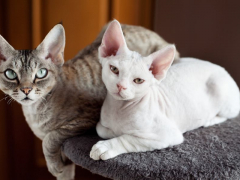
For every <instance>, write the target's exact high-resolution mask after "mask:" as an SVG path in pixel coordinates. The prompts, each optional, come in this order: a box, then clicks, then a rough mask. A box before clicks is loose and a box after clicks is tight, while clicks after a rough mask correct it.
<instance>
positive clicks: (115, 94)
mask: <svg viewBox="0 0 240 180" xmlns="http://www.w3.org/2000/svg"><path fill="white" fill-rule="evenodd" d="M111 95H112V97H113V98H114V99H115V100H121V101H126V100H131V99H132V98H128V97H124V96H123V95H121V94H119V93H114V94H111Z"/></svg>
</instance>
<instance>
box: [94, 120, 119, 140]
mask: <svg viewBox="0 0 240 180" xmlns="http://www.w3.org/2000/svg"><path fill="white" fill-rule="evenodd" d="M96 130H97V133H98V135H99V136H100V137H101V138H103V139H110V138H114V137H115V134H114V133H113V131H112V130H111V129H109V128H106V127H104V126H103V125H102V124H101V121H100V122H98V123H97V126H96Z"/></svg>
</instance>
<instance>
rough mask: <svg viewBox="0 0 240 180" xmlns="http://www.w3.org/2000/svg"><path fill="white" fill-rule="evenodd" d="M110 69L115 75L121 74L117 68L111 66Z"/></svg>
mask: <svg viewBox="0 0 240 180" xmlns="http://www.w3.org/2000/svg"><path fill="white" fill-rule="evenodd" d="M110 69H111V71H112V72H113V73H114V74H119V70H118V68H116V67H115V66H112V65H110Z"/></svg>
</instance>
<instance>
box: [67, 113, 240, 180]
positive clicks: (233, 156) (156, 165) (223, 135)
mask: <svg viewBox="0 0 240 180" xmlns="http://www.w3.org/2000/svg"><path fill="white" fill-rule="evenodd" d="M184 137H185V141H184V143H183V144H181V145H178V146H174V147H170V148H167V149H163V150H155V151H153V152H144V153H129V154H123V155H120V156H118V157H116V158H114V159H111V160H108V161H94V160H92V159H90V157H89V152H90V150H91V147H92V146H93V145H94V144H95V143H96V142H97V141H98V140H100V138H99V137H98V136H97V135H96V134H86V135H84V136H79V137H74V138H71V139H68V140H67V141H66V142H65V143H64V145H63V150H64V152H65V153H66V155H67V156H68V157H69V158H70V159H71V160H72V161H73V162H74V163H76V164H77V165H79V166H82V167H83V168H86V169H88V170H89V171H91V172H93V173H96V174H100V175H102V176H105V177H108V178H111V179H119V180H131V179H133V180H141V179H148V180H149V179H154V180H156V179H166V180H172V179H202V180H204V179H216V180H222V179H233V180H237V179H240V118H239V117H238V118H236V119H233V120H228V121H226V122H224V123H222V124H219V125H215V126H211V127H208V128H199V129H196V130H193V131H190V132H187V133H185V134H184Z"/></svg>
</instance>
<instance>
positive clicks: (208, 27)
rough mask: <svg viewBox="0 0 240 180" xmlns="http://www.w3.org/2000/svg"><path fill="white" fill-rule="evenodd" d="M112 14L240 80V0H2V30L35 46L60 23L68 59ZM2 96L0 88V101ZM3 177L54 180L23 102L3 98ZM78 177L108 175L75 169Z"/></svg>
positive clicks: (18, 43) (24, 45) (18, 42)
mask: <svg viewBox="0 0 240 180" xmlns="http://www.w3.org/2000/svg"><path fill="white" fill-rule="evenodd" d="M112 19H117V20H119V21H120V22H121V23H124V24H132V25H140V26H144V27H146V28H149V29H152V30H154V31H156V32H157V33H158V34H160V35H161V36H162V37H163V38H164V39H165V40H167V41H168V42H170V43H175V45H176V46H177V49H178V50H179V52H180V54H181V56H183V57H186V56H188V57H190V56H191V57H196V58H200V59H204V60H208V61H211V62H213V63H216V64H219V65H221V66H223V67H225V68H226V70H227V71H228V72H229V73H230V74H231V75H232V76H233V78H234V79H235V80H236V81H237V83H238V85H240V76H239V75H238V74H239V68H240V58H239V51H240V1H239V0H231V1H227V0H212V1H209V0H201V1H192V0H184V1H183V0H179V1H173V0H169V1H165V0H69V1H66V0H0V34H1V35H2V36H3V37H4V38H5V39H6V40H7V41H8V42H9V43H10V44H11V45H12V46H13V47H14V48H15V49H33V48H36V47H37V45H38V44H39V43H40V42H41V41H42V40H43V38H44V37H45V35H46V34H47V33H48V32H49V31H50V29H51V28H52V27H53V26H54V25H55V24H57V23H59V22H61V21H62V22H63V26H64V27H65V30H66V39H67V41H66V50H65V59H66V60H68V59H71V58H73V57H74V56H75V55H76V54H77V52H78V51H79V50H81V49H83V48H84V47H85V46H87V45H88V44H90V43H91V42H92V41H93V40H94V39H95V38H96V36H97V34H98V33H99V31H100V30H101V28H102V26H103V25H105V24H106V23H107V22H108V21H110V20H112ZM3 97H4V95H3V93H2V92H1V93H0V100H1V99H2V98H3ZM0 174H1V177H0V178H1V179H2V180H15V179H16V180H18V179H21V180H51V179H54V178H53V177H52V176H51V175H50V174H49V173H48V172H47V168H46V164H45V161H44V157H43V154H42V147H41V142H40V140H38V139H37V138H35V136H34V135H33V133H32V132H31V130H30V128H29V127H28V125H27V123H26V122H25V119H24V117H23V115H22V110H21V106H20V105H18V104H17V103H16V102H14V103H11V104H10V105H9V104H8V103H7V101H4V100H2V101H0ZM77 179H83V180H85V179H86V180H87V179H89V180H90V179H99V180H100V179H105V178H102V177H100V176H98V175H93V174H91V173H90V172H88V171H87V170H84V169H82V168H80V167H78V168H77Z"/></svg>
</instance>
